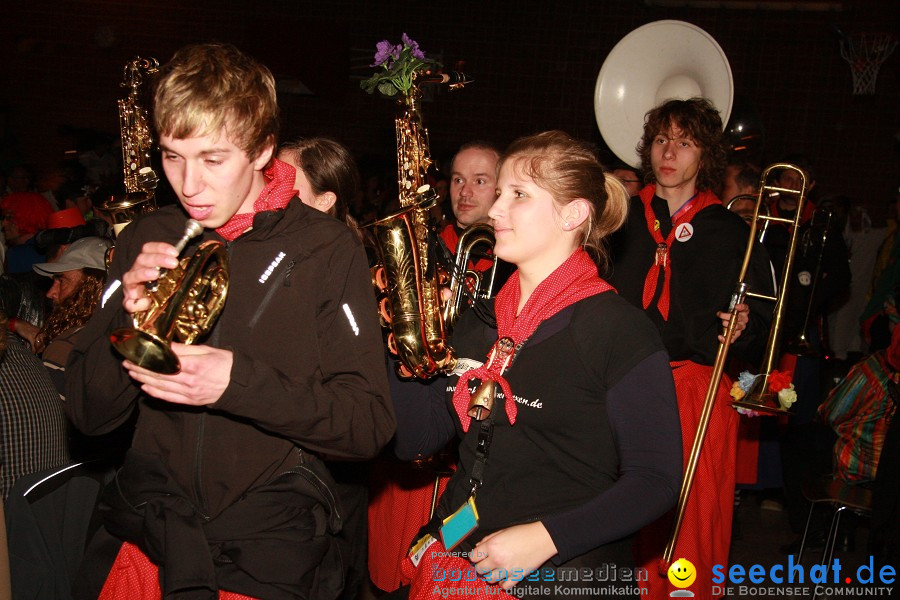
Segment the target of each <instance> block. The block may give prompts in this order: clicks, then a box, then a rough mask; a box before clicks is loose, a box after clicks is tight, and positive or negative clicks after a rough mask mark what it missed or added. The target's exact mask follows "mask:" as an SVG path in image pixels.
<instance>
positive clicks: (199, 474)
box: [194, 411, 208, 511]
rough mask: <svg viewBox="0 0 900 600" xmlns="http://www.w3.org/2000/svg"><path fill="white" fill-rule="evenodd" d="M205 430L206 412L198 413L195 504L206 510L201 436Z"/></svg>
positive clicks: (195, 456) (195, 455)
mask: <svg viewBox="0 0 900 600" xmlns="http://www.w3.org/2000/svg"><path fill="white" fill-rule="evenodd" d="M205 429H206V411H203V412H201V413H200V424H199V426H198V427H197V447H196V451H195V454H194V463H195V469H194V476H195V479H194V485H195V486H196V487H197V504H199V506H200V508H201V509H202V510H204V511H205V510H206V509H207V508H208V507H207V506H206V494H204V493H203V434H204V431H205Z"/></svg>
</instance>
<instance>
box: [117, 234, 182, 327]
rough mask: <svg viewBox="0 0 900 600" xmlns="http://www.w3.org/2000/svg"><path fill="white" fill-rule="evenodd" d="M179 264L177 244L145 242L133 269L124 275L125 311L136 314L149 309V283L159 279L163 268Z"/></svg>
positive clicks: (132, 266)
mask: <svg viewBox="0 0 900 600" xmlns="http://www.w3.org/2000/svg"><path fill="white" fill-rule="evenodd" d="M177 266H178V249H177V248H175V246H173V245H172V244H167V243H165V242H147V243H146V244H144V245H143V247H141V253H140V254H138V256H137V258H136V259H134V264H132V265H131V269H129V270H128V271H127V272H126V273H125V274H124V275H123V276H122V292H123V294H124V300H123V301H122V306H123V308H125V312H127V313H129V314H134V313H136V312H141V311H144V310H148V309H149V308H150V307H151V306H152V302H151V301H150V298H149V297H148V296H147V284H148V283H149V282H155V281H157V280H158V279H159V277H160V275H161V274H162V271H161V269H174V268H175V267H177Z"/></svg>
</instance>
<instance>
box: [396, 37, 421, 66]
mask: <svg viewBox="0 0 900 600" xmlns="http://www.w3.org/2000/svg"><path fill="white" fill-rule="evenodd" d="M400 39H401V40H402V41H403V44H404V45H405V46H407V47H409V50H410V52H411V53H412V55H413V56H415V57H416V58H418V59H419V60H425V53H424V52H422V51H421V50H420V49H419V42H417V41H416V40H414V39H412V38H410V37H409V36H408V35H406V34H405V33H404V34H403V35H402V36H400Z"/></svg>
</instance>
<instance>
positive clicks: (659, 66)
mask: <svg viewBox="0 0 900 600" xmlns="http://www.w3.org/2000/svg"><path fill="white" fill-rule="evenodd" d="M697 96H702V97H703V98H706V99H708V100H709V101H710V102H712V104H713V106H715V107H716V109H717V110H718V111H719V114H720V116H721V118H722V124H723V127H724V124H725V123H727V122H728V117H729V116H730V114H731V105H732V101H733V98H734V83H733V80H732V76H731V66H730V65H729V64H728V58H727V57H726V56H725V52H723V51H722V48H721V47H720V46H719V44H718V43H717V42H716V40H715V39H713V37H712V36H711V35H709V34H708V33H707V32H705V31H704V30H702V29H700V28H699V27H697V26H696V25H692V24H691V23H686V22H684V21H673V20H665V21H654V22H653V23H647V24H646V25H644V26H642V27H638V28H637V29H635V30H634V31H632V32H631V33H629V34H628V35H626V36H625V37H624V38H622V39H621V40H620V41H619V43H618V44H616V45H615V47H613V49H612V50H611V51H610V53H609V55H607V57H606V60H605V61H604V62H603V66H602V67H601V68H600V74H599V75H598V76H597V84H596V86H595V88H594V115H595V116H596V118H597V126H598V127H599V128H600V133H601V135H602V136H603V139H604V141H606V144H607V145H608V146H609V149H610V150H612V151H613V152H614V153H615V154H616V156H618V157H619V158H620V159H622V160H623V161H624V162H626V163H627V164H629V165H631V166H632V167H637V168H639V167H640V166H641V159H640V156H638V153H637V151H636V150H635V146H636V145H637V143H638V141H639V140H640V139H641V135H642V133H643V130H644V116H645V115H646V114H647V111H649V110H650V109H652V108H653V107H655V106H657V105H659V104H662V103H663V102H665V101H666V100H671V99H673V98H679V99H685V100H686V99H688V98H694V97H697Z"/></svg>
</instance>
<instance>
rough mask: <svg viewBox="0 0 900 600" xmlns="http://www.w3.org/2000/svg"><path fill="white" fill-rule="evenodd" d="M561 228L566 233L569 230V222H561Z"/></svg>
mask: <svg viewBox="0 0 900 600" xmlns="http://www.w3.org/2000/svg"><path fill="white" fill-rule="evenodd" d="M563 227H564V228H565V229H566V231H568V230H569V222H568V221H563Z"/></svg>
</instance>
